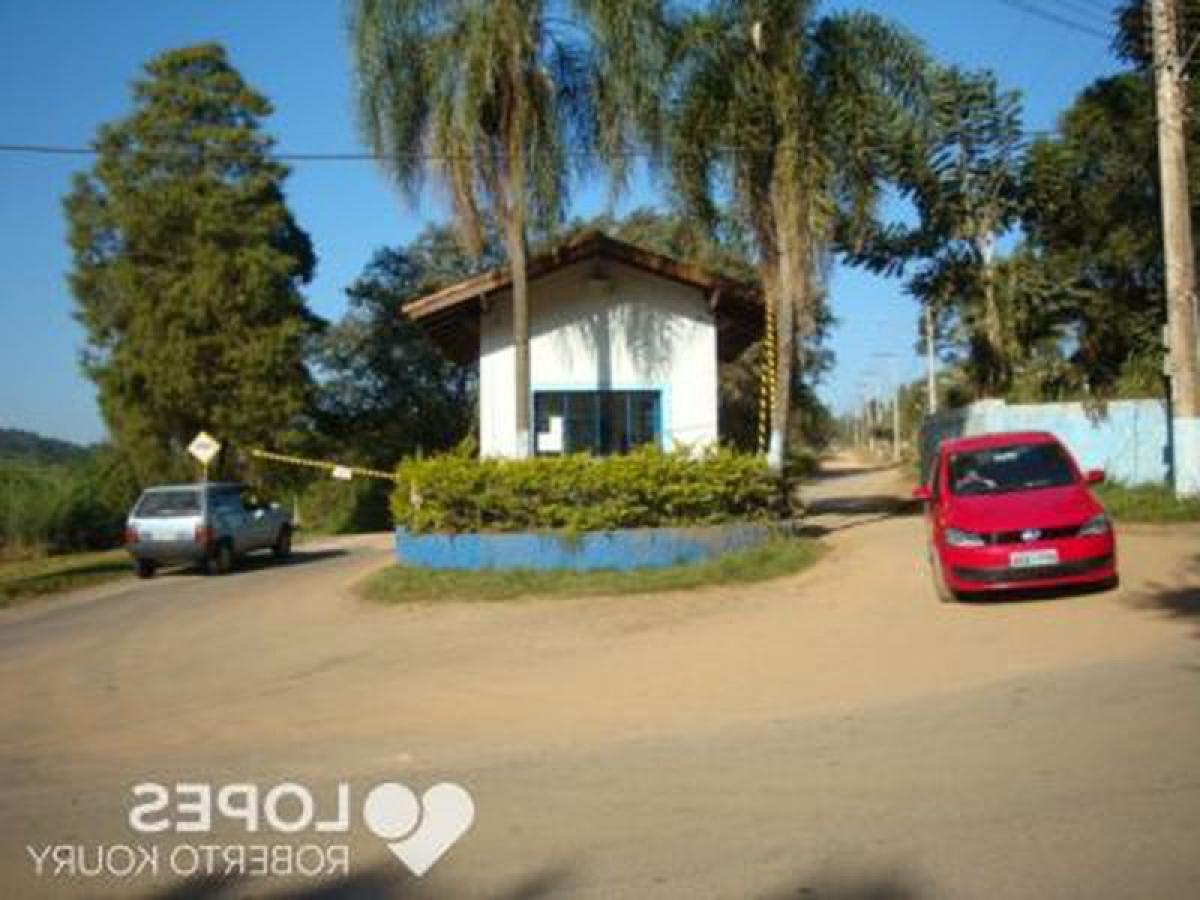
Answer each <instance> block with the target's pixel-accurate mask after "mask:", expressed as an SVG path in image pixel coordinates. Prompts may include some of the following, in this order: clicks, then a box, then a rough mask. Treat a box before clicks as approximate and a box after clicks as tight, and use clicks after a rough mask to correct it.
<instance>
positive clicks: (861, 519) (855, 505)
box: [797, 494, 922, 537]
mask: <svg viewBox="0 0 1200 900" xmlns="http://www.w3.org/2000/svg"><path fill="white" fill-rule="evenodd" d="M921 513H922V503H921V502H920V501H919V500H912V499H909V498H907V497H900V496H898V495H896V494H865V495H851V496H846V497H820V498H817V499H814V500H810V501H808V502H807V503H805V506H804V518H803V519H802V520H801V521H800V524H799V528H798V529H797V534H799V535H801V536H802V537H823V536H824V535H827V534H831V533H833V532H835V531H845V530H846V529H848V528H859V527H861V526H863V525H870V524H871V523H873V522H882V521H885V520H887V519H895V518H904V517H910V516H919V515H920V514H921ZM818 516H829V517H834V518H839V519H844V521H834V522H819V521H813V519H814V518H815V517H818Z"/></svg>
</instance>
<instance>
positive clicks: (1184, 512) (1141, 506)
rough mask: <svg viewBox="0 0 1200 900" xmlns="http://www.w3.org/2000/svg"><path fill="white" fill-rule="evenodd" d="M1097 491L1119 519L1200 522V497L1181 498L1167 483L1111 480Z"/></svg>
mask: <svg viewBox="0 0 1200 900" xmlns="http://www.w3.org/2000/svg"><path fill="white" fill-rule="evenodd" d="M1093 490H1095V492H1096V495H1097V496H1098V497H1099V498H1100V502H1101V503H1103V504H1104V508H1105V509H1107V510H1108V513H1109V515H1111V516H1112V517H1113V518H1114V519H1116V520H1117V521H1118V522H1200V499H1188V500H1180V499H1178V498H1177V497H1176V496H1175V495H1174V493H1173V492H1172V491H1171V489H1170V488H1169V487H1167V486H1166V485H1159V484H1152V485H1151V484H1147V485H1139V486H1137V487H1131V486H1129V485H1124V484H1120V483H1117V482H1109V483H1107V484H1101V485H1097V486H1096V487H1095V488H1094V489H1093Z"/></svg>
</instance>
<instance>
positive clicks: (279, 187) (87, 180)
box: [65, 44, 320, 480]
mask: <svg viewBox="0 0 1200 900" xmlns="http://www.w3.org/2000/svg"><path fill="white" fill-rule="evenodd" d="M270 112H271V106H270V103H268V101H267V100H266V98H265V97H263V96H262V95H261V94H259V93H257V92H256V91H254V90H253V89H252V88H251V87H250V86H249V85H247V84H246V82H245V81H244V80H243V79H242V77H241V75H240V74H239V73H238V71H237V70H236V69H235V68H234V67H233V66H232V65H231V64H230V62H229V61H228V59H227V58H226V55H225V51H224V50H223V49H222V48H221V47H220V46H218V45H215V44H204V45H199V46H194V47H186V48H183V49H179V50H172V51H169V52H167V53H164V54H162V55H161V56H158V57H156V58H155V59H153V60H151V61H150V63H149V64H148V65H147V66H146V70H145V75H144V77H143V78H141V79H140V80H138V81H136V82H135V83H134V85H133V111H132V112H131V113H130V115H128V116H127V117H125V118H124V119H121V120H120V121H117V122H114V123H111V124H109V125H105V126H104V127H102V128H101V130H100V133H99V136H98V138H97V139H96V142H95V146H96V151H97V160H96V163H95V165H94V167H93V168H92V170H91V171H90V172H88V173H86V174H80V175H78V176H77V177H76V179H75V181H74V184H73V186H72V189H71V191H70V193H69V195H68V196H67V198H66V200H65V210H66V215H67V220H68V226H69V240H70V246H71V250H72V253H73V256H74V261H73V268H72V271H71V273H70V286H71V290H72V292H73V293H74V296H75V300H76V315H77V317H78V319H79V321H80V322H81V323H82V324H83V326H84V328H85V329H86V331H87V349H86V351H85V353H84V356H83V363H84V368H85V371H86V372H87V374H88V375H89V376H90V377H91V378H92V379H93V380H94V381H95V382H96V385H97V387H98V389H99V400H100V407H101V410H102V412H103V415H104V418H105V420H106V421H107V423H108V426H109V430H110V432H111V433H112V435H113V438H114V440H115V441H116V443H117V444H118V445H119V447H120V448H121V449H122V450H124V451H126V452H127V453H128V456H129V457H130V458H131V459H132V460H134V463H135V465H136V467H137V471H138V476H139V477H140V478H141V479H142V480H150V479H155V478H164V477H168V476H174V477H179V476H180V475H185V474H187V473H188V472H189V471H193V470H192V469H191V468H190V467H189V466H188V464H187V461H186V458H185V457H184V455H183V452H182V450H183V447H184V446H185V445H186V443H187V442H188V441H189V440H190V439H191V437H192V436H193V435H194V434H195V433H196V432H197V431H198V430H200V429H205V430H208V431H209V432H211V433H213V434H214V435H216V436H218V437H219V438H220V439H222V440H223V441H225V442H226V443H227V444H228V445H230V446H234V447H247V446H250V445H254V444H259V443H268V444H271V445H274V446H281V445H284V446H286V445H287V444H288V442H289V435H292V434H294V433H295V432H296V431H297V429H298V428H299V427H300V426H301V425H302V423H303V422H304V418H305V416H306V414H307V412H308V408H309V402H310V394H311V387H312V385H311V379H310V376H309V372H308V370H307V368H306V366H305V363H304V356H305V352H306V348H307V345H308V342H309V340H310V339H311V338H312V337H313V336H314V335H315V334H316V333H317V332H318V331H319V329H320V322H319V320H318V319H317V318H316V317H315V316H314V315H313V314H312V313H310V312H309V310H308V309H307V307H306V305H305V301H304V297H303V296H302V295H301V293H300V288H301V286H302V285H303V284H304V283H306V282H307V281H309V280H310V279H311V277H312V274H313V269H314V266H315V262H316V261H315V257H314V254H313V249H312V245H311V243H310V241H309V238H308V235H307V234H305V233H304V232H303V231H302V230H301V229H300V228H299V226H297V224H296V222H295V221H294V219H293V217H292V215H291V213H290V211H289V210H288V207H287V204H286V202H285V199H284V193H283V185H284V181H285V179H286V176H287V170H286V169H285V168H284V167H283V166H281V165H280V164H279V163H277V162H275V161H272V160H271V159H270V158H269V151H270V148H271V145H272V141H271V139H270V138H269V137H268V136H266V135H265V134H264V133H263V132H262V130H261V123H262V120H263V119H264V118H265V117H266V116H268V115H269V114H270Z"/></svg>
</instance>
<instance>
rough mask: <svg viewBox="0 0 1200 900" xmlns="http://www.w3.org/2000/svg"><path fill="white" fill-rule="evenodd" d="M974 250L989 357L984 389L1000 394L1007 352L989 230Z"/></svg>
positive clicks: (993, 248)
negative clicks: (977, 266)
mask: <svg viewBox="0 0 1200 900" xmlns="http://www.w3.org/2000/svg"><path fill="white" fill-rule="evenodd" d="M976 250H977V252H978V253H979V259H980V263H981V270H980V277H981V280H982V282H983V338H984V345H985V346H986V348H987V355H988V359H987V360H986V361H985V363H986V369H985V373H986V374H985V378H986V385H985V386H986V387H987V389H988V390H989V391H992V392H999V391H1002V390H1004V389H1005V387H1007V382H1008V351H1007V347H1006V345H1005V340H1004V319H1003V317H1002V316H1001V314H1000V300H999V298H998V297H997V296H996V277H995V276H996V272H995V268H996V266H995V256H996V242H995V238H994V236H993V235H992V233H991V232H990V231H988V232H985V233H984V234H982V235H980V237H979V238H978V239H977V241H976Z"/></svg>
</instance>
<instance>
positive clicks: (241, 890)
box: [146, 862, 571, 900]
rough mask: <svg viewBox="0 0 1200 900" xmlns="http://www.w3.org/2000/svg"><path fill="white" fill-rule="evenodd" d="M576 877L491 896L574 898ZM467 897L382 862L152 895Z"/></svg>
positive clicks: (334, 899) (204, 898) (203, 883)
mask: <svg viewBox="0 0 1200 900" xmlns="http://www.w3.org/2000/svg"><path fill="white" fill-rule="evenodd" d="M570 881H571V874H570V872H569V870H568V869H567V868H566V867H554V868H548V869H545V870H543V871H541V872H536V873H534V874H532V875H529V876H527V877H524V878H521V879H519V880H518V881H516V882H514V883H512V884H510V885H507V886H503V885H501V886H498V887H497V890H495V891H489V893H488V896H490V897H495V898H497V900H538V898H542V897H550V896H554V895H559V896H564V895H567V894H569V893H570ZM466 893H467V892H466V891H464V890H463V889H462V887H461V886H456V885H454V884H447V883H446V882H445V881H441V882H439V881H438V880H436V879H431V880H425V881H421V880H418V879H416V878H414V877H412V876H411V875H409V874H408V873H407V872H405V871H404V869H403V868H401V867H399V863H388V862H384V863H380V864H379V865H376V866H373V867H372V868H369V869H365V870H364V871H361V872H357V873H354V874H350V875H345V876H343V877H340V878H333V879H326V880H323V881H319V882H314V883H313V884H312V885H311V886H297V885H295V884H294V883H293V884H291V885H289V886H288V887H286V888H279V889H276V890H267V889H264V888H263V887H261V886H260V885H259V884H257V883H254V882H253V880H252V879H250V878H246V877H244V876H232V875H215V876H199V877H193V878H188V879H184V880H182V881H179V882H177V883H175V884H172V885H170V886H168V887H167V888H166V889H164V890H162V891H159V892H156V893H152V894H148V895H146V897H147V900H223V898H235V897H250V896H252V897H256V898H262V900H284V898H289V900H408V898H412V900H442V898H447V900H452V898H455V897H461V896H464V895H465V894H466Z"/></svg>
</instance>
